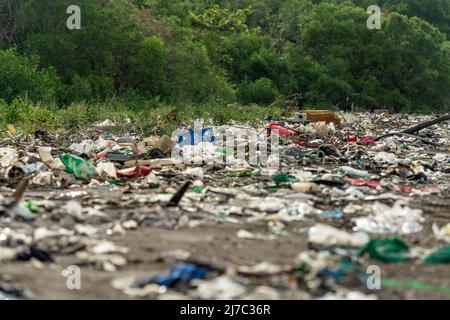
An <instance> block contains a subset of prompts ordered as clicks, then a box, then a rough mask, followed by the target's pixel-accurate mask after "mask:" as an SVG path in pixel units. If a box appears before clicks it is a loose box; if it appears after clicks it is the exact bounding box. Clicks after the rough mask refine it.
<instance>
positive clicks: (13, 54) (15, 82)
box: [0, 49, 61, 103]
mask: <svg viewBox="0 0 450 320" xmlns="http://www.w3.org/2000/svg"><path fill="white" fill-rule="evenodd" d="M60 85H61V83H60V81H59V79H58V77H57V76H56V74H55V72H54V70H53V69H47V70H39V68H38V59H37V58H36V57H26V56H22V55H20V54H19V53H18V52H17V51H16V50H15V49H7V50H4V51H0V98H2V99H4V100H6V101H7V102H11V101H12V100H13V99H14V98H16V97H27V98H29V99H31V100H33V101H42V102H45V103H51V102H53V101H54V100H55V98H56V93H57V90H58V87H59V86H60Z"/></svg>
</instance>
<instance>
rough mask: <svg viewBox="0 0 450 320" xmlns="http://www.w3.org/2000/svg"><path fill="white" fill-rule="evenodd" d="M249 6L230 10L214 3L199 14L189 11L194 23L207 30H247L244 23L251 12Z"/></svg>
mask: <svg viewBox="0 0 450 320" xmlns="http://www.w3.org/2000/svg"><path fill="white" fill-rule="evenodd" d="M251 10H252V9H251V7H247V8H244V9H237V10H236V11H234V12H230V11H229V10H228V9H227V8H221V7H219V6H218V5H217V4H214V5H213V6H212V7H211V8H208V9H206V10H204V11H203V12H201V13H200V14H195V13H193V12H191V13H190V16H191V18H192V20H193V21H194V23H196V24H198V25H200V26H201V27H202V28H205V29H207V30H221V31H224V30H230V31H243V32H248V31H249V29H248V26H247V25H246V24H245V21H246V20H247V17H248V16H249V14H250V13H251Z"/></svg>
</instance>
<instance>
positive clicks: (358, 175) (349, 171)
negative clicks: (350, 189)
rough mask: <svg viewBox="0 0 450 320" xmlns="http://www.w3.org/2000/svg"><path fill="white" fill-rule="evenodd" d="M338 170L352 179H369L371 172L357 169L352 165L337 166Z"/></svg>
mask: <svg viewBox="0 0 450 320" xmlns="http://www.w3.org/2000/svg"><path fill="white" fill-rule="evenodd" d="M339 171H341V172H342V173H343V174H345V175H347V176H349V177H350V178H354V179H370V177H371V174H370V173H369V172H367V171H364V170H358V169H355V168H352V167H348V166H343V167H340V168H339Z"/></svg>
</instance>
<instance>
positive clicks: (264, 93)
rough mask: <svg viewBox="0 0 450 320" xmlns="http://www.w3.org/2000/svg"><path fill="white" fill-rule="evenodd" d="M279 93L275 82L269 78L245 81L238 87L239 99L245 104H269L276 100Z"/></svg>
mask: <svg viewBox="0 0 450 320" xmlns="http://www.w3.org/2000/svg"><path fill="white" fill-rule="evenodd" d="M278 95H279V93H278V91H277V89H276V87H275V85H274V83H273V82H272V80H270V79H268V78H260V79H258V80H256V81H255V82H250V81H246V82H243V83H242V84H241V85H240V86H239V89H238V97H239V101H240V102H241V103H243V104H249V103H257V104H261V105H268V104H270V103H271V102H273V101H275V100H276V99H277V97H278Z"/></svg>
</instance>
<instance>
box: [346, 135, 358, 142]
mask: <svg viewBox="0 0 450 320" xmlns="http://www.w3.org/2000/svg"><path fill="white" fill-rule="evenodd" d="M347 142H358V136H348V137H347Z"/></svg>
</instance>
